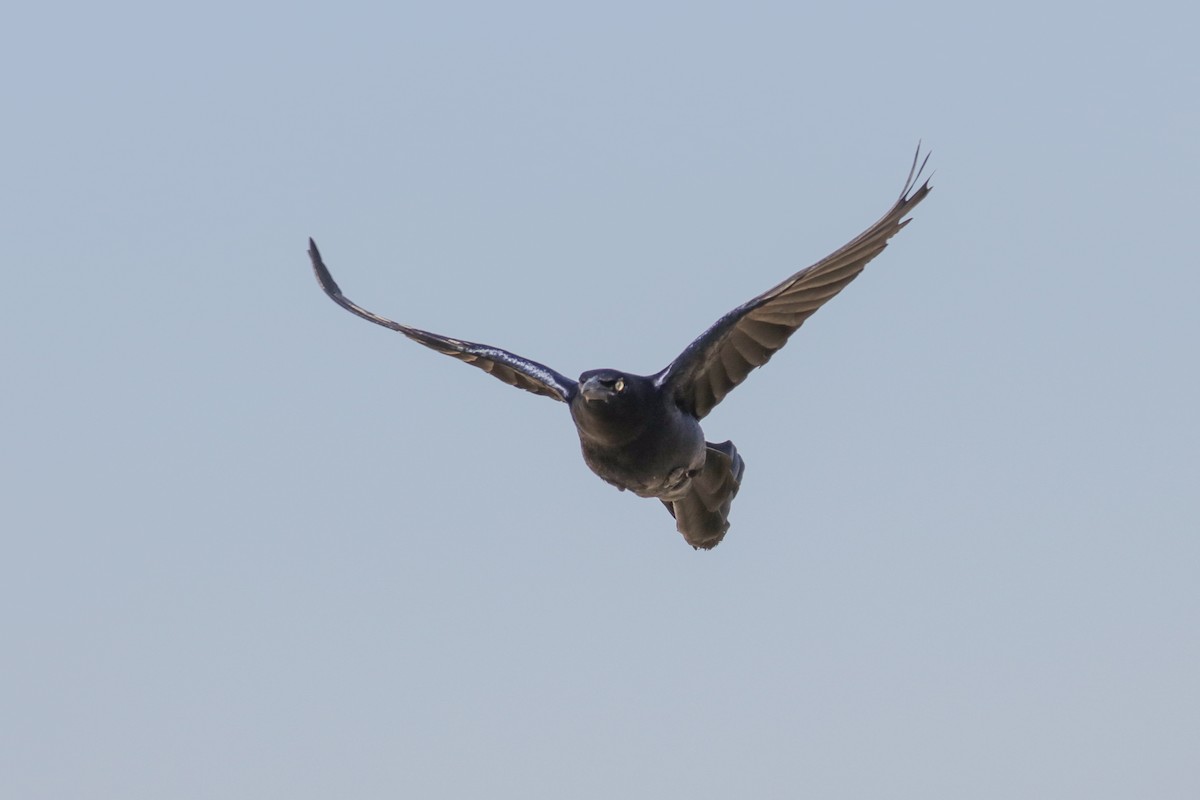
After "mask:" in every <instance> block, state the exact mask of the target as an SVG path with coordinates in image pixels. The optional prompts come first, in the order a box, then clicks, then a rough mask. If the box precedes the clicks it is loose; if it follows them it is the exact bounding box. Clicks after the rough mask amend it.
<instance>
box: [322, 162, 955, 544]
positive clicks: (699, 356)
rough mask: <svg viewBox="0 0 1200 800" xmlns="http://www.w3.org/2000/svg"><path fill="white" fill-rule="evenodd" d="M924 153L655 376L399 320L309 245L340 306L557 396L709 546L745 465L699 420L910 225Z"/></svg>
mask: <svg viewBox="0 0 1200 800" xmlns="http://www.w3.org/2000/svg"><path fill="white" fill-rule="evenodd" d="M928 160H929V156H928V155H926V156H925V159H924V160H921V159H920V148H918V150H917V154H916V156H914V157H913V164H912V169H910V170H909V174H908V178H907V180H905V182H904V189H903V190H902V191H901V192H900V197H899V199H898V200H897V201H896V203H895V204H894V205H893V206H892V207H891V208H890V209H889V210H888V212H887V213H886V214H884V215H883V217H882V218H881V219H880V220H879V221H878V222H876V223H875V224H874V225H872V226H871V227H870V228H867V230H865V231H864V232H863V233H862V234H860V235H859V236H858V238H856V239H854V240H853V241H851V242H850V243H849V244H847V245H845V246H844V247H842V248H841V249H840V250H838V251H836V252H834V253H832V254H831V255H828V256H826V257H825V258H823V259H821V260H820V261H818V262H817V263H816V264H813V265H812V266H811V267H808V268H806V269H803V270H801V271H799V272H797V273H796V274H795V275H792V276H791V277H790V278H788V279H787V280H785V281H783V282H782V283H780V284H779V285H777V286H775V287H774V288H771V289H769V290H767V291H766V292H763V293H762V294H760V295H759V296H757V297H755V298H754V299H753V300H750V301H748V302H746V303H743V304H742V305H740V306H738V307H737V308H735V309H734V310H733V311H730V312H729V313H728V314H726V315H725V316H723V317H721V318H720V319H719V320H717V322H716V323H715V324H714V325H713V326H712V327H710V328H709V329H708V330H707V331H705V332H704V333H703V334H701V335H700V338H698V339H696V340H695V341H694V342H692V343H691V344H690V345H688V346H687V348H686V349H685V350H684V351H683V352H682V353H681V354H680V355H679V357H678V358H676V359H675V360H674V361H672V362H671V363H670V364H669V365H667V367H666V368H665V369H663V370H661V371H660V372H657V373H655V374H654V375H630V374H629V373H626V372H621V371H619V370H614V369H594V370H589V371H587V372H584V373H583V374H582V375H580V376H579V380H578V381H573V380H571V379H570V378H567V377H565V376H563V375H561V374H559V373H558V372H555V371H554V370H552V369H550V368H549V367H546V366H544V365H542V364H539V363H537V362H536V361H530V360H529V359H527V358H523V357H521V356H518V355H515V354H513V353H510V352H508V351H507V350H501V349H499V348H496V347H491V346H489V345H484V344H475V343H474V342H465V341H462V340H460V339H451V338H449V337H446V336H440V335H438V334H436V333H429V332H428V331H423V330H419V329H417V328H411V327H409V326H407V325H402V324H400V323H399V322H394V321H392V320H390V319H386V318H385V317H381V316H378V315H377V314H373V313H371V312H370V311H367V310H366V309H364V308H361V307H360V306H357V305H355V304H354V303H352V302H351V301H350V300H348V299H346V297H345V295H343V294H342V290H341V289H339V288H338V285H337V284H336V283H334V280H333V277H332V276H331V275H330V274H329V269H328V268H327V267H326V266H325V263H324V262H323V261H322V260H321V254H320V252H319V251H318V250H317V245H316V244H315V243H314V242H313V241H312V239H309V251H308V254H309V256H310V257H311V258H312V265H313V270H314V271H315V272H316V275H317V280H318V281H319V282H320V284H321V288H322V289H324V290H325V293H326V294H327V295H329V297H330V298H331V299H332V300H333V301H334V302H335V303H337V304H338V305H339V306H341V307H342V308H344V309H346V310H347V311H350V312H351V313H354V314H357V315H358V316H360V317H362V318H363V319H366V320H369V321H371V322H374V323H376V324H377V325H382V326H384V327H385V328H390V329H392V330H394V331H398V332H400V333H403V334H404V335H405V336H407V337H408V338H410V339H413V340H415V341H417V342H420V343H421V344H423V345H425V346H426V347H430V348H432V349H434V350H437V351H438V352H439V353H444V354H446V355H448V356H453V357H454V358H457V359H459V360H460V361H465V362H467V363H468V364H472V365H474V366H476V367H479V368H480V369H482V370H483V371H485V372H488V373H491V374H492V375H494V376H495V377H497V378H499V379H500V380H502V381H504V382H505V383H508V384H511V385H513V386H516V387H517V388H520V389H525V390H526V391H529V392H533V393H534V394H540V395H543V396H545V397H551V398H553V399H555V400H559V401H561V402H564V403H566V404H567V405H568V407H569V408H570V410H571V417H572V419H573V420H574V421H575V427H576V429H577V430H578V432H579V442H580V445H581V446H582V449H583V460H584V461H585V462H586V463H587V465H588V467H590V468H591V470H592V471H593V472H595V473H596V474H597V475H599V476H600V477H601V478H603V479H604V480H605V481H607V482H608V483H611V484H612V485H614V486H616V487H617V488H618V489H620V490H622V491H624V490H626V489H629V490H630V491H632V492H633V493H634V494H637V495H639V496H641V497H656V498H658V499H659V500H661V501H662V502H663V504H664V505H665V506H666V507H667V510H668V511H669V512H670V513H671V516H673V517H674V518H675V526H676V528H677V529H678V530H679V532H680V533H682V534H683V538H684V539H686V540H687V542H688V544H690V545H692V546H693V547H695V548H697V549H700V548H703V549H705V550H707V549H710V548H713V547H715V546H716V545H717V544H718V543H719V542H720V541H721V539H722V538H724V536H725V532H726V531H727V530H728V529H729V507H730V504H731V503H732V502H733V498H734V496H735V495H736V494H737V492H738V488H739V486H740V485H741V481H742V473H743V471H744V470H745V464H744V462H743V461H742V457H741V456H740V455H738V452H737V448H735V447H734V446H733V443H732V442H721V443H720V444H713V443H711V442H706V441H705V440H704V432H703V431H702V430H701V429H700V420H701V419H703V418H704V416H705V415H706V414H708V412H709V411H711V410H712V409H713V407H714V406H715V405H716V404H717V403H719V402H721V400H722V399H723V398H724V397H725V395H726V394H728V393H729V392H730V390H732V389H733V387H735V386H737V385H738V384H739V383H741V382H742V381H743V380H745V378H746V376H747V375H748V374H749V373H750V371H751V370H752V369H754V368H755V367H761V366H762V365H763V364H765V363H767V361H768V360H769V359H770V358H771V356H772V355H774V354H775V352H776V351H777V350H779V349H780V348H781V347H783V345H784V344H785V343H786V342H787V340H788V337H789V336H791V335H792V334H793V333H795V332H796V329H797V328H799V327H800V326H801V325H802V324H803V323H804V321H805V320H806V319H808V318H809V316H811V315H812V313H813V312H814V311H816V310H817V309H818V308H820V307H821V306H822V305H824V304H825V303H826V302H827V301H828V300H830V299H831V298H832V297H833V296H834V295H836V294H837V293H838V292H840V291H841V290H842V289H843V288H845V286H846V284H848V283H850V281H852V280H854V278H855V277H857V276H858V273H860V272H862V270H863V267H865V266H866V265H867V262H868V261H870V260H871V259H873V258H874V257H875V256H877V255H879V253H880V252H881V251H882V250H883V249H884V248H885V247H886V246H887V243H888V240H889V239H891V238H892V237H893V236H895V235H896V233H898V232H899V230H900V229H901V228H903V227H904V226H905V225H907V224H908V222H909V220H908V219H905V215H907V214H908V212H910V211H911V210H912V209H913V208H914V207H916V205H917V204H918V203H920V202H921V201H922V200H924V199H925V196H926V195H928V194H929V192H930V189H931V187H930V185H929V181H928V180H926V181H925V182H924V183H923V184H921V186H920V187H918V188H914V187H916V186H917V182H918V181H919V180H920V178H921V174H922V173H923V172H924V169H925V164H926V162H928Z"/></svg>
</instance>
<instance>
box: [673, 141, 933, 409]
mask: <svg viewBox="0 0 1200 800" xmlns="http://www.w3.org/2000/svg"><path fill="white" fill-rule="evenodd" d="M928 160H929V156H928V155H926V156H925V159H924V160H921V149H920V147H918V148H917V153H916V155H915V156H913V164H912V168H911V169H910V170H909V173H908V179H907V180H906V181H905V182H904V189H903V190H902V191H901V192H900V198H899V199H898V200H897V201H896V203H895V205H893V206H892V207H891V209H890V210H889V211H888V212H887V213H886V214H884V215H883V217H882V218H881V219H880V220H879V221H878V222H876V223H875V224H874V225H872V226H871V227H870V228H867V230H865V231H863V233H862V234H860V235H859V236H858V238H856V239H855V240H854V241H852V242H850V243H849V244H847V245H846V246H844V247H842V248H841V249H840V250H838V251H837V252H835V253H832V254H831V255H828V256H826V257H825V258H823V259H821V260H820V261H818V262H817V263H816V264H813V265H812V266H811V267H808V268H806V269H802V270H800V271H799V272H797V273H796V274H795V275H793V276H792V277H790V278H788V279H787V280H785V281H784V282H783V283H781V284H779V285H778V286H776V287H774V288H773V289H769V290H768V291H766V292H763V293H762V294H760V295H759V296H758V297H755V298H754V299H753V300H750V301H749V302H747V303H743V304H742V305H740V306H738V307H737V308H735V309H734V310H733V311H730V312H729V313H728V314H726V315H725V316H723V317H721V319H719V320H717V322H716V324H714V325H713V326H712V327H711V328H709V329H708V330H707V331H705V332H704V333H703V334H702V335H701V336H700V338H698V339H696V341H694V342H692V343H691V344H690V345H688V347H687V349H686V350H684V351H683V352H682V353H680V355H679V357H678V358H676V359H675V360H674V361H672V362H671V364H670V365H669V366H668V367H667V368H666V369H664V370H663V371H662V372H660V373H658V375H656V376H655V381H656V382H657V383H658V385H659V386H662V387H664V389H665V390H667V391H671V392H672V393H673V394H674V395H675V397H676V398H677V401H678V402H679V404H680V406H681V407H682V408H684V409H686V410H688V411H690V412H691V413H693V414H695V415H696V418H697V419H699V418H701V417H704V416H705V415H706V414H708V412H709V411H712V409H713V407H714V406H715V405H716V404H717V403H719V402H721V400H722V398H724V397H725V395H727V394H729V392H730V391H731V390H732V389H733V387H735V386H737V385H738V384H739V383H741V382H742V381H743V380H745V379H746V376H747V375H748V374H750V371H751V370H752V369H754V368H755V367H761V366H762V365H763V364H765V363H767V361H768V360H769V359H770V358H771V356H773V355H774V354H775V352H776V351H777V350H779V349H780V348H781V347H783V346H784V344H786V343H787V340H788V337H789V336H791V335H792V334H793V333H795V332H796V329H797V328H799V327H800V326H801V325H803V324H804V321H805V320H806V319H808V318H809V317H810V316H812V314H813V312H815V311H816V310H817V309H818V308H820V307H821V306H822V305H824V304H825V303H826V302H827V301H829V300H830V299H831V298H832V297H833V296H834V295H836V294H837V293H838V292H840V291H841V290H842V289H844V288H845V287H846V284H848V283H850V281H852V280H854V279H855V278H856V277H857V276H858V273H860V272H862V270H863V267H865V266H866V265H867V262H868V261H870V260H871V259H872V258H874V257H875V256H877V255H879V254H880V253H881V252H882V251H883V249H884V248H885V247H887V243H888V239H891V238H892V237H893V236H895V235H896V234H897V233H898V232H899V231H900V229H901V228H903V227H904V226H905V225H907V224H908V223H909V220H907V219H904V216H905V215H906V214H908V212H910V211H912V210H913V208H914V207H915V206H916V205H917V203H920V202H921V201H922V200H924V199H925V196H926V195H928V194H929V191H930V188H931V187H930V186H929V181H928V180H926V181H925V182H924V183H923V184H922V185H921V186H920V188H917V189H915V190H914V188H913V187H914V186H916V185H917V181H919V180H920V179H921V173H922V172H923V171H924V170H925V164H926V162H927V161H928ZM918 162H919V163H920V166H919V167H918Z"/></svg>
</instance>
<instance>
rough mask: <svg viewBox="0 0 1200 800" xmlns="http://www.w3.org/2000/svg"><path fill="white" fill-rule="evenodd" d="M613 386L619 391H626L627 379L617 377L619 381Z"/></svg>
mask: <svg viewBox="0 0 1200 800" xmlns="http://www.w3.org/2000/svg"><path fill="white" fill-rule="evenodd" d="M613 388H614V389H616V390H617V391H618V392H623V391H625V379H624V378H617V382H616V383H614V384H613Z"/></svg>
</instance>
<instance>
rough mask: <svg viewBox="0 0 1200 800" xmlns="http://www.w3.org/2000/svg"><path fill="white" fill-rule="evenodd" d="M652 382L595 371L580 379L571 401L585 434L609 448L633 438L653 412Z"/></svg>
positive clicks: (580, 428)
mask: <svg viewBox="0 0 1200 800" xmlns="http://www.w3.org/2000/svg"><path fill="white" fill-rule="evenodd" d="M653 390H654V387H653V385H652V383H651V381H650V379H649V378H645V377H642V376H641V375H626V374H625V373H623V372H617V371H616V370H613V369H593V370H589V371H588V372H585V373H583V374H582V375H580V376H579V389H578V391H576V393H575V396H574V397H572V398H571V416H572V417H574V419H575V424H576V426H578V428H579V431H580V433H581V434H585V435H587V436H589V437H590V438H593V439H598V440H601V441H604V442H606V443H609V444H617V443H619V442H621V441H626V440H628V439H631V438H633V437H634V436H636V435H637V434H638V433H640V432H641V431H642V429H643V428H644V427H645V424H646V422H647V418H648V416H649V414H650V413H651V412H652V410H653V406H654V404H653V402H652V393H653Z"/></svg>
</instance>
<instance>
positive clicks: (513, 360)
mask: <svg viewBox="0 0 1200 800" xmlns="http://www.w3.org/2000/svg"><path fill="white" fill-rule="evenodd" d="M308 255H309V257H310V258H311V259H312V265H313V271H314V272H315V273H316V274H317V281H318V282H319V283H320V284H321V288H322V289H324V290H325V294H327V295H329V298H330V299H331V300H333V302H335V303H337V304H338V305H339V306H341V307H342V308H344V309H346V310H347V311H349V312H350V313H351V314H357V315H358V316H360V317H362V318H363V319H365V320H369V321H371V322H374V323H375V324H376V325H382V326H383V327H385V328H391V329H392V330H394V331H399V332H400V333H403V334H404V335H405V336H407V337H408V338H410V339H412V340H413V341H415V342H420V343H421V344H423V345H425V346H426V347H429V348H432V349H434V350H437V351H438V352H439V353H444V354H445V355H448V356H453V357H454V358H457V359H458V360H459V361H465V362H467V363H468V364H470V365H472V366H475V367H479V368H480V369H481V370H483V371H484V372H486V373H488V374H490V375H492V376H494V377H496V378H499V379H500V380H502V381H504V382H505V383H507V384H509V385H510V386H516V387H517V388H518V389H524V390H525V391H527V392H533V393H534V394H540V395H543V396H545V397H552V398H554V399H555V400H561V401H562V402H564V403H565V402H569V401H570V399H571V396H572V395H574V394H575V390H576V388H577V384H576V383H575V381H573V380H571V379H570V378H567V377H564V376H562V375H559V374H558V373H557V372H555V371H554V370H552V369H550V368H549V367H547V366H544V365H542V364H539V363H537V362H536V361H530V360H529V359H527V358H521V357H520V356H518V355H516V354H514V353H510V352H508V351H507V350H501V349H500V348H498V347H489V346H488V345H486V344H475V343H474V342H464V341H460V340H459V339H451V338H449V337H446V336H439V335H438V334H436V333H429V332H428V331H423V330H419V329H417V328H410V327H408V326H407V325H401V324H400V323H399V322H393V321H392V320H390V319H387V318H386V317H381V316H379V315H378V314H372V313H371V312H370V311H367V310H366V309H365V308H361V307H360V306H357V305H355V304H354V303H352V302H350V301H349V300H348V299H346V296H345V295H343V294H342V290H341V289H339V288H338V285H337V284H336V283H334V281H333V276H332V275H330V274H329V268H328V267H326V266H325V262H324V261H322V260H321V253H320V251H319V250H317V245H316V242H314V241H313V240H312V239H309V240H308Z"/></svg>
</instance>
